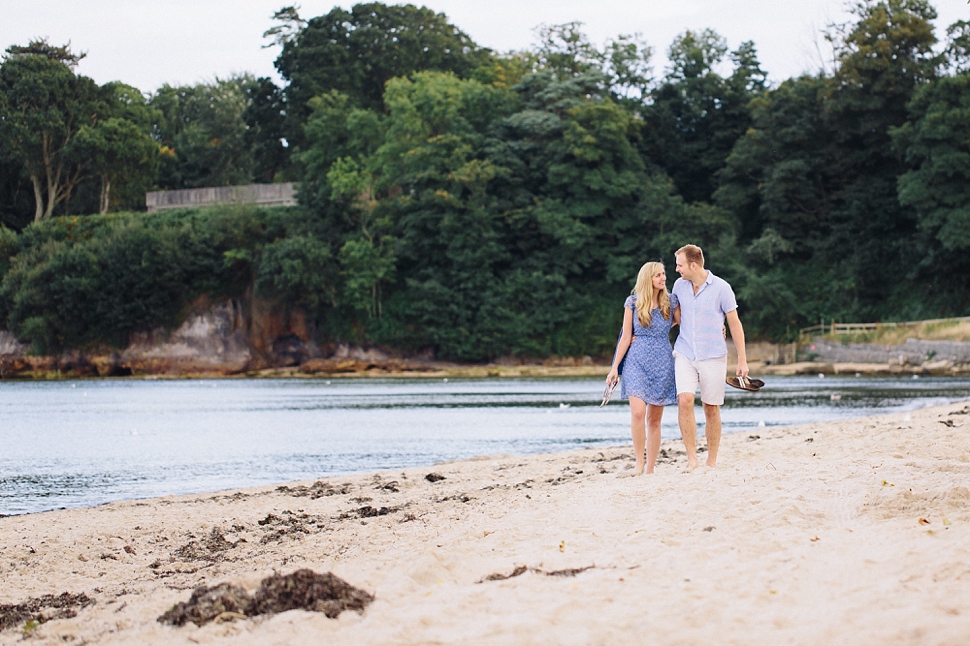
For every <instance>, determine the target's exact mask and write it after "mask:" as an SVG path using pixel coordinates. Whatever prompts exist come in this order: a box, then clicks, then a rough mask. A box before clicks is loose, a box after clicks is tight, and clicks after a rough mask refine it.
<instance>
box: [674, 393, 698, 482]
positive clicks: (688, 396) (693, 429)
mask: <svg viewBox="0 0 970 646" xmlns="http://www.w3.org/2000/svg"><path fill="white" fill-rule="evenodd" d="M677 420H678V421H679V422H680V437H681V438H683V440H684V449H685V450H686V451H687V469H688V470H689V471H693V470H694V469H696V468H697V420H696V419H695V418H694V393H678V395H677Z"/></svg>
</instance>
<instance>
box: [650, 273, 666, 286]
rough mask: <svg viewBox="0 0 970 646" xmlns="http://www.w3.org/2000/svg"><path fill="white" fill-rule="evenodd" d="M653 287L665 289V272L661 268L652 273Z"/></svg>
mask: <svg viewBox="0 0 970 646" xmlns="http://www.w3.org/2000/svg"><path fill="white" fill-rule="evenodd" d="M652 282H653V288H654V289H667V274H666V272H664V270H663V269H661V270H660V271H658V272H657V273H655V274H654V275H653V280H652Z"/></svg>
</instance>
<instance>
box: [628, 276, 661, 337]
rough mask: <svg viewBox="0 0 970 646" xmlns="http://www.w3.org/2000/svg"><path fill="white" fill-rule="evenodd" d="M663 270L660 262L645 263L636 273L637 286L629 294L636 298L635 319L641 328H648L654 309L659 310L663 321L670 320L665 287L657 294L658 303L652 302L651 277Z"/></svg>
mask: <svg viewBox="0 0 970 646" xmlns="http://www.w3.org/2000/svg"><path fill="white" fill-rule="evenodd" d="M663 270H664V264H663V263H662V262H648V263H645V264H644V265H643V267H640V271H639V272H638V273H637V284H636V285H634V287H633V291H632V292H630V293H631V294H633V295H634V296H636V297H637V302H636V306H637V318H638V319H639V320H640V325H642V326H643V327H650V319H651V318H652V314H653V308H655V307H659V308H660V314H661V316H663V317H664V319H666V320H668V321H669V320H670V294H668V293H667V286H666V285H665V286H664V288H663V290H662V291H661V292H660V294H659V298H658V299H657V300H658V301H659V302H657V303H654V302H653V295H654V289H653V277H654V276H656V275H657V274H659V273H660V272H661V271H663Z"/></svg>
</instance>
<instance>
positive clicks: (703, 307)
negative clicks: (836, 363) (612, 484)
mask: <svg viewBox="0 0 970 646" xmlns="http://www.w3.org/2000/svg"><path fill="white" fill-rule="evenodd" d="M675 257H676V259H677V267H676V269H677V273H678V274H680V276H681V277H680V279H678V280H677V281H676V282H675V283H674V289H673V291H672V292H670V293H668V292H667V275H666V273H665V272H664V266H663V263H660V262H648V263H647V264H645V265H643V267H641V268H640V272H639V274H637V283H636V286H635V287H634V288H633V293H632V295H631V296H629V297H628V298H627V299H626V303H624V308H623V332H622V334H621V335H620V341H619V343H618V345H617V349H616V355H615V357H614V359H613V367H612V368H611V369H610V374H609V375H608V376H607V377H606V383H607V385H612V384H615V383H616V381H617V379H619V377H620V376H621V375H622V377H623V382H622V385H621V390H620V395H621V397H623V398H627V399H629V400H630V413H631V416H632V419H631V422H630V432H631V434H632V435H633V451H634V453H635V454H636V467H635V469H634V471H633V472H632V473H631V475H640V474H641V473H643V472H644V469H646V472H647V473H653V470H654V465H655V464H656V462H657V454H658V453H659V452H660V420H661V417H662V416H663V410H664V406H668V405H671V404H673V403H674V402H677V407H678V413H679V415H678V419H679V421H680V434H681V436H682V437H683V439H684V448H685V449H686V450H687V468H688V470H693V469H695V468H696V467H697V466H698V462H697V422H696V420H695V419H694V395H695V392H696V391H697V388H698V386H700V391H701V402H703V404H704V416H705V418H706V420H707V424H706V426H705V433H706V435H707V466H709V467H713V466H716V464H717V450H718V447H719V445H720V442H721V409H720V407H721V405H722V404H723V403H724V386H725V380H724V377H725V373H726V372H727V344H726V343H725V338H724V321H725V319H727V326H728V328H730V330H731V338H732V339H733V340H734V344H735V346H736V347H737V350H738V368H737V375H738V377H747V375H748V362H747V358H746V354H745V346H744V329H743V328H742V327H741V321H740V319H738V304H737V301H736V300H735V298H734V290H732V289H731V286H730V285H729V284H728V283H727V282H725V281H724V280H722V279H721V278H718V277H717V276H715V275H714V274H713V273H711V272H710V271H709V270H707V269H705V268H704V252H703V251H701V248H700V247H698V246H696V245H686V246H684V247H681V248H680V249H678V250H677V253H676V254H675ZM674 325H680V335H679V336H678V337H677V342H676V344H675V345H674V348H673V352H671V348H670V337H669V332H670V328H671V327H672V326H674ZM621 364H622V369H621V368H620V365H621ZM644 448H646V459H644Z"/></svg>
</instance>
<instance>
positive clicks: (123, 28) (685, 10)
mask: <svg viewBox="0 0 970 646" xmlns="http://www.w3.org/2000/svg"><path fill="white" fill-rule="evenodd" d="M291 2H293V0H31V1H30V2H25V1H24V0H0V46H2V48H3V49H6V48H7V47H9V46H10V45H13V44H21V45H24V44H27V42H28V41H29V40H30V39H32V38H37V37H47V38H49V39H50V42H51V43H53V44H63V43H66V42H67V41H71V46H72V48H73V49H74V51H85V52H87V53H88V56H87V58H86V59H84V60H83V61H82V62H81V64H80V66H79V67H78V71H79V72H80V73H82V74H85V75H87V76H90V77H92V78H94V79H95V80H96V81H97V82H98V83H105V82H108V81H123V82H125V83H128V84H130V85H134V86H136V87H138V88H140V89H142V90H145V91H151V90H154V89H156V88H158V87H159V86H160V85H162V84H163V83H172V84H191V83H195V82H198V81H204V80H211V79H212V78H213V77H214V76H220V77H224V76H228V75H230V74H232V73H235V72H251V73H253V74H255V75H257V76H272V77H274V78H278V77H277V75H276V72H275V70H274V69H273V60H274V59H275V58H276V55H277V53H278V49H276V48H269V49H263V48H262V45H264V44H266V41H265V40H264V39H263V37H262V34H263V32H264V31H266V30H267V29H268V28H269V27H271V26H272V24H273V22H272V20H271V16H272V14H273V12H274V11H276V10H277V9H279V8H280V7H281V6H284V5H286V4H290V3H291ZM334 4H335V3H334V2H332V0H330V1H327V0H304V1H303V2H302V3H300V7H301V9H300V15H301V16H302V17H303V18H310V17H313V16H318V15H321V14H324V13H327V12H328V11H329V10H330V9H331V8H332V7H333V6H334ZM339 4H340V5H341V6H344V7H350V6H351V5H352V4H353V3H352V2H341V3H339ZM414 4H419V5H420V4H424V5H426V6H429V7H431V8H433V9H435V10H436V11H440V12H444V13H445V14H447V15H448V17H449V18H450V19H451V21H452V23H453V24H455V25H457V26H458V27H459V28H460V29H462V30H463V31H465V32H466V33H467V34H469V35H470V36H471V37H472V38H473V39H474V40H475V41H476V42H478V43H479V44H480V45H483V46H486V47H491V48H492V49H495V50H499V51H506V50H510V49H523V48H526V47H528V46H529V45H530V43H531V42H532V40H533V33H532V30H533V28H534V27H535V26H536V25H539V24H541V23H548V24H556V23H563V22H569V21H573V20H578V21H581V22H583V23H585V24H586V31H587V33H588V34H589V36H590V37H591V39H592V40H593V41H594V42H596V43H602V42H603V41H604V40H606V39H607V38H609V37H610V36H614V35H617V34H629V33H634V32H639V33H641V34H642V35H643V36H644V38H646V40H647V42H648V43H649V44H650V45H651V46H652V47H653V49H654V52H655V56H654V63H655V70H656V73H658V74H659V73H662V71H663V67H664V65H665V62H666V61H665V57H664V53H665V52H666V50H667V47H668V46H669V45H670V42H671V40H673V38H674V36H676V35H677V34H679V33H680V32H682V31H684V30H685V29H703V28H705V27H713V28H714V29H715V30H717V31H718V32H719V33H721V34H722V35H723V36H725V37H726V38H727V40H728V44H729V46H730V47H731V48H732V49H733V48H735V47H737V46H738V44H740V43H741V42H742V41H744V40H753V41H754V42H755V44H756V45H757V48H758V52H759V55H760V58H761V61H762V65H763V67H764V68H765V69H766V70H767V71H768V72H769V75H770V78H771V79H772V81H774V82H778V81H780V80H783V79H785V78H788V77H790V76H793V75H797V74H799V73H801V72H803V71H814V70H817V69H818V66H819V60H820V59H819V54H818V48H817V44H819V45H820V44H821V43H822V41H821V38H820V37H819V36H818V33H819V30H820V29H821V28H824V27H825V25H827V24H829V23H831V22H842V21H845V20H847V19H848V16H847V14H846V12H845V11H844V6H845V3H844V2H843V0H733V1H730V0H598V1H590V0H585V1H583V2H580V1H579V0H427V1H426V2H423V3H422V2H414ZM933 4H934V6H935V7H936V9H937V11H938V12H939V14H940V18H939V19H938V20H937V37H939V38H941V39H942V37H943V36H944V34H945V30H946V27H947V26H948V25H950V24H952V23H953V22H955V21H957V20H961V19H963V20H966V19H970V7H968V5H967V1H966V0H935V2H933Z"/></svg>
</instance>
